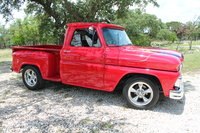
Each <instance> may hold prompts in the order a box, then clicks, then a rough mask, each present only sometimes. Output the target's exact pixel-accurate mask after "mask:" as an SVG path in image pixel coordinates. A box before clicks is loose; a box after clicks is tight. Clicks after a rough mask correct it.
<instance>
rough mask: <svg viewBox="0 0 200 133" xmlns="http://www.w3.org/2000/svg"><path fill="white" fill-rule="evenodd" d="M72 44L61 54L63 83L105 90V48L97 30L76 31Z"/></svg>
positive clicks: (84, 29) (83, 29)
mask: <svg viewBox="0 0 200 133" xmlns="http://www.w3.org/2000/svg"><path fill="white" fill-rule="evenodd" d="M69 42H70V44H65V45H67V47H65V48H63V51H62V54H61V56H62V57H61V78H62V81H63V83H66V84H72V85H77V86H83V87H88V88H94V89H102V88H103V76H104V56H103V55H104V48H103V47H102V45H101V43H100V40H99V37H98V34H97V31H96V29H94V30H92V31H90V30H89V29H88V28H82V29H75V30H74V33H73V35H72V39H71V41H69Z"/></svg>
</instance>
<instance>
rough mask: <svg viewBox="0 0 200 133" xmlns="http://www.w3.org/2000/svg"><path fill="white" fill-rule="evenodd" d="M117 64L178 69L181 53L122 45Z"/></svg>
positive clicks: (181, 58) (167, 69)
mask: <svg viewBox="0 0 200 133" xmlns="http://www.w3.org/2000/svg"><path fill="white" fill-rule="evenodd" d="M119 51H120V53H119V65H121V66H131V67H139V68H147V69H157V70H166V71H178V69H179V66H180V64H181V62H182V61H183V55H182V54H181V53H179V52H177V51H175V50H168V49H160V48H150V47H137V46H122V47H120V48H119Z"/></svg>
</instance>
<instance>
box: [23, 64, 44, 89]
mask: <svg viewBox="0 0 200 133" xmlns="http://www.w3.org/2000/svg"><path fill="white" fill-rule="evenodd" d="M22 78H23V82H24V85H25V86H26V87H27V88H28V89H30V90H38V89H41V88H43V87H44V80H43V79H42V76H41V74H40V71H39V70H38V69H37V68H36V67H34V66H26V67H24V69H23V71H22Z"/></svg>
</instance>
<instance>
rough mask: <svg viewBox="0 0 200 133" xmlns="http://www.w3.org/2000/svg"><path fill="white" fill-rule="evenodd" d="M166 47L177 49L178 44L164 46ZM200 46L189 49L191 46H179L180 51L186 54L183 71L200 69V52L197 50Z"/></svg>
mask: <svg viewBox="0 0 200 133" xmlns="http://www.w3.org/2000/svg"><path fill="white" fill-rule="evenodd" d="M163 48H166V49H172V50H176V44H172V45H170V46H167V47H163ZM197 49H198V48H195V47H193V48H192V49H191V50H189V47H179V49H178V51H179V52H181V53H183V54H184V57H185V59H184V62H183V65H184V67H183V72H184V73H185V72H193V71H196V70H200V59H199V58H200V52H198V50H197ZM199 51H200V49H199Z"/></svg>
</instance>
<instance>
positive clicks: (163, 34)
mask: <svg viewBox="0 0 200 133" xmlns="http://www.w3.org/2000/svg"><path fill="white" fill-rule="evenodd" d="M157 39H159V40H161V41H163V40H167V41H172V43H173V42H174V41H175V40H177V39H178V38H177V36H176V34H175V33H174V32H172V31H170V30H169V29H161V30H160V31H159V32H158V34H157Z"/></svg>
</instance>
